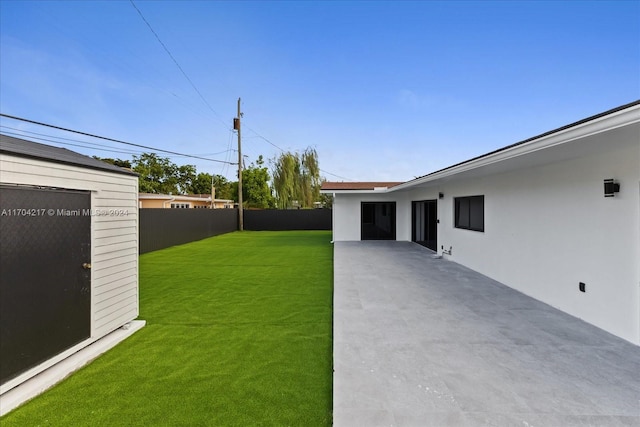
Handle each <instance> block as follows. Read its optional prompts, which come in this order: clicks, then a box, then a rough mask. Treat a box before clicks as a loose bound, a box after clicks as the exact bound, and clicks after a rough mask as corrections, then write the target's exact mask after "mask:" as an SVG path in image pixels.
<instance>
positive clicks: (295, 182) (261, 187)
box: [94, 148, 328, 209]
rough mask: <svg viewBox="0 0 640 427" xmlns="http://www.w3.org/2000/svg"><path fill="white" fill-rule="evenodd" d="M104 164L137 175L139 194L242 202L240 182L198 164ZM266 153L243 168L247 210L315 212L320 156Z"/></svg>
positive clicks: (142, 160)
mask: <svg viewBox="0 0 640 427" xmlns="http://www.w3.org/2000/svg"><path fill="white" fill-rule="evenodd" d="M94 157H95V158H96V159H99V160H102V161H104V162H107V163H110V164H113V165H116V166H119V167H124V168H128V169H131V170H133V171H134V172H136V173H138V175H139V191H140V192H141V193H154V194H211V187H212V186H213V187H215V198H217V199H228V200H233V201H236V202H237V201H238V182H237V181H229V180H228V179H227V178H225V177H224V176H222V175H217V174H215V175H212V174H209V173H206V172H198V171H197V170H196V167H195V166H194V165H181V166H179V165H177V164H175V163H173V162H172V161H171V160H170V159H169V158H166V157H161V156H158V155H157V154H155V153H142V154H140V155H139V156H133V159H132V160H130V161H129V160H123V159H114V158H100V157H97V156H94ZM269 164H270V165H271V171H270V170H269V168H268V167H267V165H266V162H265V159H264V158H263V156H262V155H260V156H258V159H257V160H256V161H255V162H252V163H251V164H250V165H248V166H246V167H244V168H243V170H242V198H243V205H244V207H246V208H260V209H269V208H276V207H277V208H281V209H286V208H311V207H314V203H315V202H320V201H322V202H324V203H325V205H326V204H327V202H328V198H326V197H321V195H320V186H321V185H322V181H323V179H322V178H321V176H320V168H319V166H318V165H319V163H318V153H317V152H316V150H314V149H313V148H307V149H306V150H305V151H303V152H302V153H301V154H299V153H291V152H284V153H282V154H280V155H279V156H276V157H274V158H273V159H270V160H269Z"/></svg>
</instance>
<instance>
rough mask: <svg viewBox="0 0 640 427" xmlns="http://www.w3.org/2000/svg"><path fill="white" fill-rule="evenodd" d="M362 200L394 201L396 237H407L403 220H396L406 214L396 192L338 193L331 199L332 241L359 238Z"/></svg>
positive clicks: (402, 238) (400, 238) (405, 209)
mask: <svg viewBox="0 0 640 427" xmlns="http://www.w3.org/2000/svg"><path fill="white" fill-rule="evenodd" d="M403 200H404V199H403ZM362 202H396V239H397V240H407V239H408V234H407V233H406V231H405V230H404V228H406V227H404V226H405V225H406V224H405V221H399V220H398V218H400V217H401V216H402V217H404V216H406V212H405V211H407V208H406V206H404V204H402V203H398V202H399V200H398V195H397V194H339V195H338V197H335V198H334V200H333V240H334V241H342V240H347V241H349V240H360V229H361V227H360V225H361V224H360V221H361V210H360V209H361V208H360V205H361V203H362Z"/></svg>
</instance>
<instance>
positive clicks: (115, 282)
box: [0, 135, 141, 413]
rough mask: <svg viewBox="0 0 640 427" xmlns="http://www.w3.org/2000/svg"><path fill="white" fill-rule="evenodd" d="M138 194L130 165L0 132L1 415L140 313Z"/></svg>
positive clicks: (134, 175) (136, 180)
mask: <svg viewBox="0 0 640 427" xmlns="http://www.w3.org/2000/svg"><path fill="white" fill-rule="evenodd" d="M137 196H138V178H137V175H136V174H135V173H133V172H132V171H130V170H126V169H122V168H119V167H116V166H113V165H110V164H107V163H104V162H101V161H99V160H96V159H93V158H91V157H87V156H84V155H81V154H78V153H75V152H73V151H69V150H66V149H64V148H57V147H52V146H48V145H43V144H39V143H35V142H31V141H25V140H22V139H18V138H13V137H10V136H6V135H0V233H1V239H0V242H1V243H0V294H1V298H0V341H1V342H2V345H0V402H1V403H2V405H1V406H2V413H6V412H7V411H8V410H10V407H12V406H15V404H14V400H15V399H9V398H8V397H7V396H8V395H9V394H10V393H15V390H16V389H17V388H20V387H18V386H20V385H21V384H24V383H25V382H26V381H28V380H30V379H32V377H34V376H37V375H38V374H40V373H42V372H43V371H45V370H47V369H49V368H52V367H54V365H56V364H59V363H60V362H62V361H63V360H66V359H67V358H70V357H71V356H72V355H74V356H75V355H77V354H78V353H79V352H80V351H81V350H83V349H85V348H87V347H88V346H91V345H92V344H94V345H93V346H92V347H93V348H96V347H100V345H99V343H98V342H99V341H100V340H101V339H103V338H105V337H106V336H108V335H110V334H112V332H114V331H115V330H118V329H119V328H122V327H123V326H124V325H127V324H128V323H129V322H131V321H133V320H134V319H135V318H136V317H138V200H137ZM137 326H141V325H139V324H136V328H133V329H137ZM111 341H114V340H113V339H111ZM116 341H117V340H116ZM86 351H87V350H85V352H86ZM103 351H104V349H103V350H101V351H99V352H98V354H99V353H100V352H103ZM92 357H95V354H94V355H93V356H90V357H89V359H90V358H92ZM89 359H87V360H89ZM84 363H86V361H85V362H84ZM67 374H68V372H67ZM63 375H66V374H63ZM34 380H35V378H34V379H32V380H31V382H32V381H34ZM37 388H39V389H40V391H41V389H42V388H43V386H42V384H40V385H39V386H37ZM45 388H46V387H45ZM10 400H11V401H10Z"/></svg>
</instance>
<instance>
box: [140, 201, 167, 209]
mask: <svg viewBox="0 0 640 427" xmlns="http://www.w3.org/2000/svg"><path fill="white" fill-rule="evenodd" d="M166 201H167V200H158V199H140V204H139V207H140V209H162V208H164V207H165V206H164V204H165V202H166Z"/></svg>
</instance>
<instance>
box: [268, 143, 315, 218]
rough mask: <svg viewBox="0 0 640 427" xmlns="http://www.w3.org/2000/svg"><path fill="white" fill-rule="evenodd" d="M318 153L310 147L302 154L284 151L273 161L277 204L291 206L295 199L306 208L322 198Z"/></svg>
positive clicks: (284, 206)
mask: <svg viewBox="0 0 640 427" xmlns="http://www.w3.org/2000/svg"><path fill="white" fill-rule="evenodd" d="M321 184H322V181H321V177H320V167H319V166H318V153H317V152H316V150H315V149H313V148H311V147H309V148H307V149H305V150H304V152H303V153H302V154H297V153H296V154H293V153H291V152H286V153H282V154H281V155H280V156H279V157H278V158H276V159H274V161H273V190H274V192H275V196H276V201H277V205H278V207H279V208H281V209H286V208H289V207H291V206H292V205H293V202H294V201H297V202H298V206H301V207H304V208H310V207H313V203H314V202H317V201H319V200H320V186H321Z"/></svg>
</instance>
